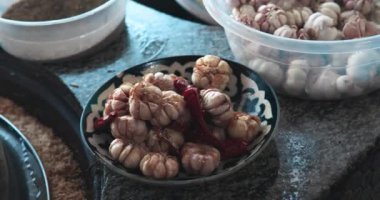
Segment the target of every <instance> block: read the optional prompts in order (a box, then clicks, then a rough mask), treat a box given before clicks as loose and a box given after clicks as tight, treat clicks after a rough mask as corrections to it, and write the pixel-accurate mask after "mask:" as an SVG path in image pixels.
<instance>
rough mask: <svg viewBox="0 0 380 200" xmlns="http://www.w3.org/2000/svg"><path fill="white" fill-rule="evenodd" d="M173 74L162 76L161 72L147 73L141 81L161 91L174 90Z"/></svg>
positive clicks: (174, 76) (174, 77)
mask: <svg viewBox="0 0 380 200" xmlns="http://www.w3.org/2000/svg"><path fill="white" fill-rule="evenodd" d="M176 77H177V76H176V75H174V74H164V73H162V72H156V73H154V74H153V73H149V74H146V75H144V77H143V80H144V81H145V82H147V83H150V84H152V85H155V86H157V87H158V88H160V89H161V90H162V91H165V90H174V80H175V79H176Z"/></svg>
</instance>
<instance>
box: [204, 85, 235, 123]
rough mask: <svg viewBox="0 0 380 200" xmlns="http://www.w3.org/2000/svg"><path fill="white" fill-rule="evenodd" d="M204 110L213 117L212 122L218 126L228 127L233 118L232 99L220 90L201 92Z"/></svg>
mask: <svg viewBox="0 0 380 200" xmlns="http://www.w3.org/2000/svg"><path fill="white" fill-rule="evenodd" d="M200 97H201V104H202V108H203V109H204V110H205V111H206V112H207V113H208V114H210V116H211V120H212V122H213V123H214V124H215V125H217V126H226V122H228V121H229V120H230V119H231V117H232V116H233V110H232V103H231V100H230V97H229V96H228V95H226V94H224V93H223V92H221V91H220V90H218V89H215V88H214V89H205V90H201V91H200Z"/></svg>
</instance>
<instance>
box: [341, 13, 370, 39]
mask: <svg viewBox="0 0 380 200" xmlns="http://www.w3.org/2000/svg"><path fill="white" fill-rule="evenodd" d="M366 23H367V20H366V19H365V18H362V17H360V16H353V17H350V18H349V19H348V21H347V22H346V23H345V25H344V27H343V29H342V33H343V36H344V38H345V39H354V38H361V37H365V36H366Z"/></svg>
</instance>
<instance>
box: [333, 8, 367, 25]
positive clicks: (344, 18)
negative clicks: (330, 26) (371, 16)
mask: <svg viewBox="0 0 380 200" xmlns="http://www.w3.org/2000/svg"><path fill="white" fill-rule="evenodd" d="M351 18H363V19H366V18H365V17H364V15H362V14H361V13H360V12H359V11H356V10H349V11H344V12H342V13H340V17H339V19H340V25H339V27H340V28H341V29H342V28H343V27H344V25H346V23H347V22H349V21H350V20H351Z"/></svg>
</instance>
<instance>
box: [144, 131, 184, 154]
mask: <svg viewBox="0 0 380 200" xmlns="http://www.w3.org/2000/svg"><path fill="white" fill-rule="evenodd" d="M169 142H170V144H171V145H172V146H173V147H175V148H177V149H179V148H180V147H181V146H182V145H183V143H184V138H183V135H182V133H180V132H178V131H175V130H173V129H168V128H166V129H164V130H162V132H161V131H160V130H157V129H152V130H150V131H149V134H148V139H147V140H146V142H145V143H146V146H147V147H148V148H149V150H150V151H152V152H163V153H167V152H168V151H169V144H168V143H169Z"/></svg>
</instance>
